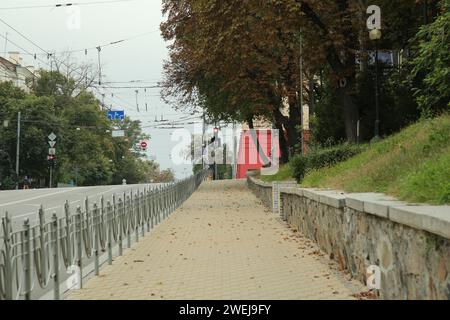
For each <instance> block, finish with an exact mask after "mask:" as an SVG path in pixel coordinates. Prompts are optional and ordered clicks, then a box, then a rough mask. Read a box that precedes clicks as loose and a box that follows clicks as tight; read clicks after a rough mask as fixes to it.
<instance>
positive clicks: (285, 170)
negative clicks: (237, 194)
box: [259, 164, 295, 182]
mask: <svg viewBox="0 0 450 320" xmlns="http://www.w3.org/2000/svg"><path fill="white" fill-rule="evenodd" d="M259 178H260V179H261V180H262V181H265V182H273V181H286V180H294V181H295V179H294V178H292V171H291V167H290V166H289V164H287V165H283V166H280V170H278V173H277V174H275V175H272V176H261V175H260V176H259Z"/></svg>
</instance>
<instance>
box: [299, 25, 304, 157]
mask: <svg viewBox="0 0 450 320" xmlns="http://www.w3.org/2000/svg"><path fill="white" fill-rule="evenodd" d="M300 126H301V136H300V139H301V144H300V145H301V148H302V150H301V153H302V154H303V153H304V145H303V142H304V141H303V140H304V139H303V38H302V29H301V28H300Z"/></svg>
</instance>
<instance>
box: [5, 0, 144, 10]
mask: <svg viewBox="0 0 450 320" xmlns="http://www.w3.org/2000/svg"><path fill="white" fill-rule="evenodd" d="M133 1H139V0H106V1H92V2H72V3H56V4H42V5H34V6H16V7H2V8H0V10H21V9H40V8H63V7H72V6H92V5H99V4H113V3H121V2H133Z"/></svg>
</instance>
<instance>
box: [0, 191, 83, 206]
mask: <svg viewBox="0 0 450 320" xmlns="http://www.w3.org/2000/svg"><path fill="white" fill-rule="evenodd" d="M72 191H75V189H69V190H64V191H60V192H54V193H49V194H44V195H41V196H37V197H34V198H27V199H23V200H17V201H13V202H8V203H2V204H0V207H6V206H10V205H14V204H18V203H21V202H25V201H30V200H37V199H41V198H46V197H51V196H56V195H59V194H63V193H67V192H72Z"/></svg>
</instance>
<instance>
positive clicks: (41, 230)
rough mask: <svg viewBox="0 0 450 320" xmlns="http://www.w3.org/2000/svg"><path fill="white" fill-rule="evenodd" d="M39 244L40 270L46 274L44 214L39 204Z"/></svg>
mask: <svg viewBox="0 0 450 320" xmlns="http://www.w3.org/2000/svg"><path fill="white" fill-rule="evenodd" d="M38 215H39V244H40V246H41V259H40V260H41V266H40V268H41V272H42V274H43V275H44V277H45V275H46V274H47V264H46V263H45V258H44V257H45V214H44V207H43V206H42V205H41V207H40V208H39V213H38Z"/></svg>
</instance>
